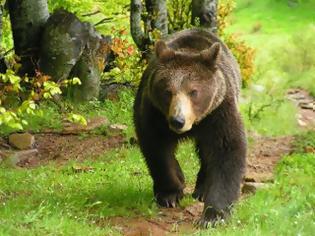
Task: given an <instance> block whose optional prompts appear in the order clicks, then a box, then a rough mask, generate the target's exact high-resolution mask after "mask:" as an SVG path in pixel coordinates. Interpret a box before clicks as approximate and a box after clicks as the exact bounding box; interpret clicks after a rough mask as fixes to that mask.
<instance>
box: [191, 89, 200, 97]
mask: <svg viewBox="0 0 315 236" xmlns="http://www.w3.org/2000/svg"><path fill="white" fill-rule="evenodd" d="M197 95H198V91H197V90H196V89H193V90H191V91H190V92H189V96H190V97H193V98H194V97H197Z"/></svg>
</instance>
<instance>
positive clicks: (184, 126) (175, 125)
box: [168, 118, 192, 134]
mask: <svg viewBox="0 0 315 236" xmlns="http://www.w3.org/2000/svg"><path fill="white" fill-rule="evenodd" d="M168 123H169V128H170V129H171V130H172V131H174V132H175V133H177V134H182V133H185V132H187V131H189V130H190V129H191V128H192V125H191V124H189V123H190V122H185V120H184V119H175V118H170V119H169V122H168Z"/></svg>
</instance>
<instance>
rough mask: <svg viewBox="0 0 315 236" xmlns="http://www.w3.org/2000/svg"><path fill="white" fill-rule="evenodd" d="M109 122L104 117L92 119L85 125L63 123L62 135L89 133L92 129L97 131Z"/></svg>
mask: <svg viewBox="0 0 315 236" xmlns="http://www.w3.org/2000/svg"><path fill="white" fill-rule="evenodd" d="M108 124H109V121H108V119H107V118H106V117H104V116H97V117H93V118H92V119H90V120H88V121H87V125H81V124H74V123H65V124H64V126H65V127H64V130H63V131H62V133H63V134H79V133H82V132H89V131H92V130H94V129H97V128H99V127H101V126H104V125H108Z"/></svg>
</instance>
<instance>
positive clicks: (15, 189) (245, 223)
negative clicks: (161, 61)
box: [0, 0, 315, 235]
mask: <svg viewBox="0 0 315 236" xmlns="http://www.w3.org/2000/svg"><path fill="white" fill-rule="evenodd" d="M238 2H239V5H238V6H239V8H238V9H237V11H236V14H235V17H234V21H235V25H233V26H231V28H230V30H233V31H238V32H240V31H242V34H243V36H242V37H244V39H245V40H247V41H248V42H250V43H252V45H254V46H260V45H264V46H266V49H265V50H260V52H258V55H259V57H260V58H263V54H262V53H261V51H266V53H270V48H271V47H272V45H273V42H278V43H279V44H280V42H281V40H285V39H286V38H288V35H289V34H291V33H292V32H294V31H295V29H297V28H299V25H301V23H300V22H295V23H293V24H292V21H291V20H290V19H291V18H290V16H289V15H288V14H287V11H286V10H287V9H286V8H285V7H284V5H280V4H283V3H281V2H282V1H278V2H275V3H274V4H275V5H273V6H274V8H272V9H271V10H270V11H267V10H266V6H267V5H266V4H267V3H268V2H267V1H263V0H257V1H238ZM246 2H252V3H251V5H250V6H249V7H248V8H244V7H243V6H244V5H245V4H246ZM266 2H267V3H266ZM269 4H270V3H269ZM307 4H309V3H307ZM281 6H282V7H281ZM310 6H311V5H305V7H304V8H303V9H304V10H303V11H300V14H299V15H300V16H301V15H303V19H302V20H301V22H307V24H308V23H309V22H312V21H314V19H312V18H311V17H312V16H311V15H310V14H309V13H307V14H304V13H306V12H310V11H311V10H310V9H311V8H310ZM293 11H294V12H296V11H297V10H293ZM265 12H268V14H265ZM280 13H281V14H280ZM301 13H303V14H301ZM267 16H268V17H271V16H274V17H275V18H272V17H271V18H270V19H268V17H267ZM304 16H305V18H304ZM257 19H258V20H259V21H260V22H261V24H262V25H263V26H262V31H261V32H259V33H256V34H249V32H250V30H251V28H252V25H254V23H253V22H257ZM275 19H278V20H279V19H283V22H282V23H279V22H277V21H276V20H275ZM268 22H269V23H268ZM302 25H304V24H302ZM293 26H294V27H293ZM270 39H272V40H270ZM129 97H130V95H128V94H125V95H123V98H122V102H121V103H116V104H114V103H110V102H109V103H106V104H99V105H97V104H96V105H95V107H93V109H92V111H91V109H90V108H89V107H81V108H80V111H82V112H88V113H90V115H94V114H106V115H107V116H108V117H109V119H110V120H111V121H112V122H121V123H125V122H126V123H127V124H128V125H129V126H130V130H128V133H132V125H131V104H132V101H131V100H130V99H129ZM121 111H123V114H121ZM52 113H53V111H52ZM278 122H281V119H280V121H277V122H273V123H274V125H275V126H277V123H278ZM35 125H37V126H40V122H39V124H38V123H37V122H35V123H34V126H35ZM52 125H53V124H52ZM268 129H270V127H269V128H268ZM279 132H280V131H279ZM310 137H311V135H308V136H307V137H304V138H303V139H302V140H308V141H307V144H306V142H305V141H301V142H300V143H299V149H303V148H301V147H304V146H305V145H313V146H314V145H315V142H314V141H312V140H314V138H313V136H312V139H311V138H310ZM192 150H193V148H192V145H191V144H189V145H183V146H182V147H181V148H180V150H179V151H178V154H179V155H178V156H179V159H180V162H181V164H182V166H183V169H184V172H185V174H186V176H187V180H188V183H190V184H192V183H193V182H194V178H195V175H196V171H197V166H198V165H197V160H196V158H195V154H194V152H193V151H192ZM314 158H315V157H314V155H312V154H303V153H300V154H294V155H292V156H290V157H287V158H286V159H285V160H284V161H283V162H282V163H281V164H280V166H279V168H278V174H277V178H276V181H275V183H274V184H273V185H272V186H271V188H270V189H267V190H262V191H259V192H258V193H257V194H256V195H255V196H253V197H251V198H249V199H247V200H245V201H242V202H240V204H239V205H238V206H236V209H235V214H234V215H233V218H232V219H231V221H230V222H229V223H228V224H227V225H223V226H219V227H218V228H217V229H210V230H208V231H202V232H196V234H198V235H199V234H201V235H209V234H210V233H211V234H213V235H298V234H300V235H311V233H312V232H314V231H315V225H314V223H313V222H315V217H314V209H313V208H312V207H313V206H314V205H315V196H314V191H313V189H314V187H315V186H314V183H315V172H314V165H315V163H314ZM74 165H82V166H89V167H92V168H93V171H92V172H86V173H85V172H83V173H75V172H74V171H73V169H72V167H73V166H74ZM121 180H123V181H121ZM151 185H152V182H151V179H150V178H149V176H148V173H147V170H146V168H145V165H144V162H143V160H142V158H141V154H140V152H139V149H138V148H133V147H128V146H126V147H124V148H122V149H120V150H113V151H111V152H110V153H106V154H104V155H102V156H100V157H99V158H98V159H97V160H96V161H95V160H94V161H87V162H85V163H80V164H78V163H75V162H73V163H69V164H67V165H66V166H63V167H56V166H53V165H50V166H44V167H40V168H37V169H30V170H25V169H14V168H10V167H8V166H6V165H2V166H0V235H112V234H118V232H117V231H115V229H112V228H110V227H109V226H107V225H106V223H104V222H105V221H104V218H106V217H108V216H115V215H125V216H131V215H146V216H149V215H155V214H156V212H157V208H156V206H155V204H154V203H153V196H152V191H151Z"/></svg>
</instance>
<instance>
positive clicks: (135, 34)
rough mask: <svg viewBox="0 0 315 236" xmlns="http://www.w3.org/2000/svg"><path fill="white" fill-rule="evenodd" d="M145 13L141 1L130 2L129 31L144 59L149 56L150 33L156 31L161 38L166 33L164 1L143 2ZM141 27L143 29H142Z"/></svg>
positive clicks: (132, 0)
mask: <svg viewBox="0 0 315 236" xmlns="http://www.w3.org/2000/svg"><path fill="white" fill-rule="evenodd" d="M145 9H146V13H147V14H144V12H143V5H142V1H141V0H131V4H130V31H131V35H132V38H133V40H134V42H135V44H136V45H137V47H138V48H139V49H140V50H141V51H142V55H143V57H144V58H146V57H147V56H148V55H149V51H150V50H149V48H150V45H152V44H153V42H152V39H151V38H152V33H154V31H155V30H158V31H159V32H160V34H161V35H162V36H164V35H167V33H168V23H167V5H166V0H145ZM142 25H143V27H142Z"/></svg>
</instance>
